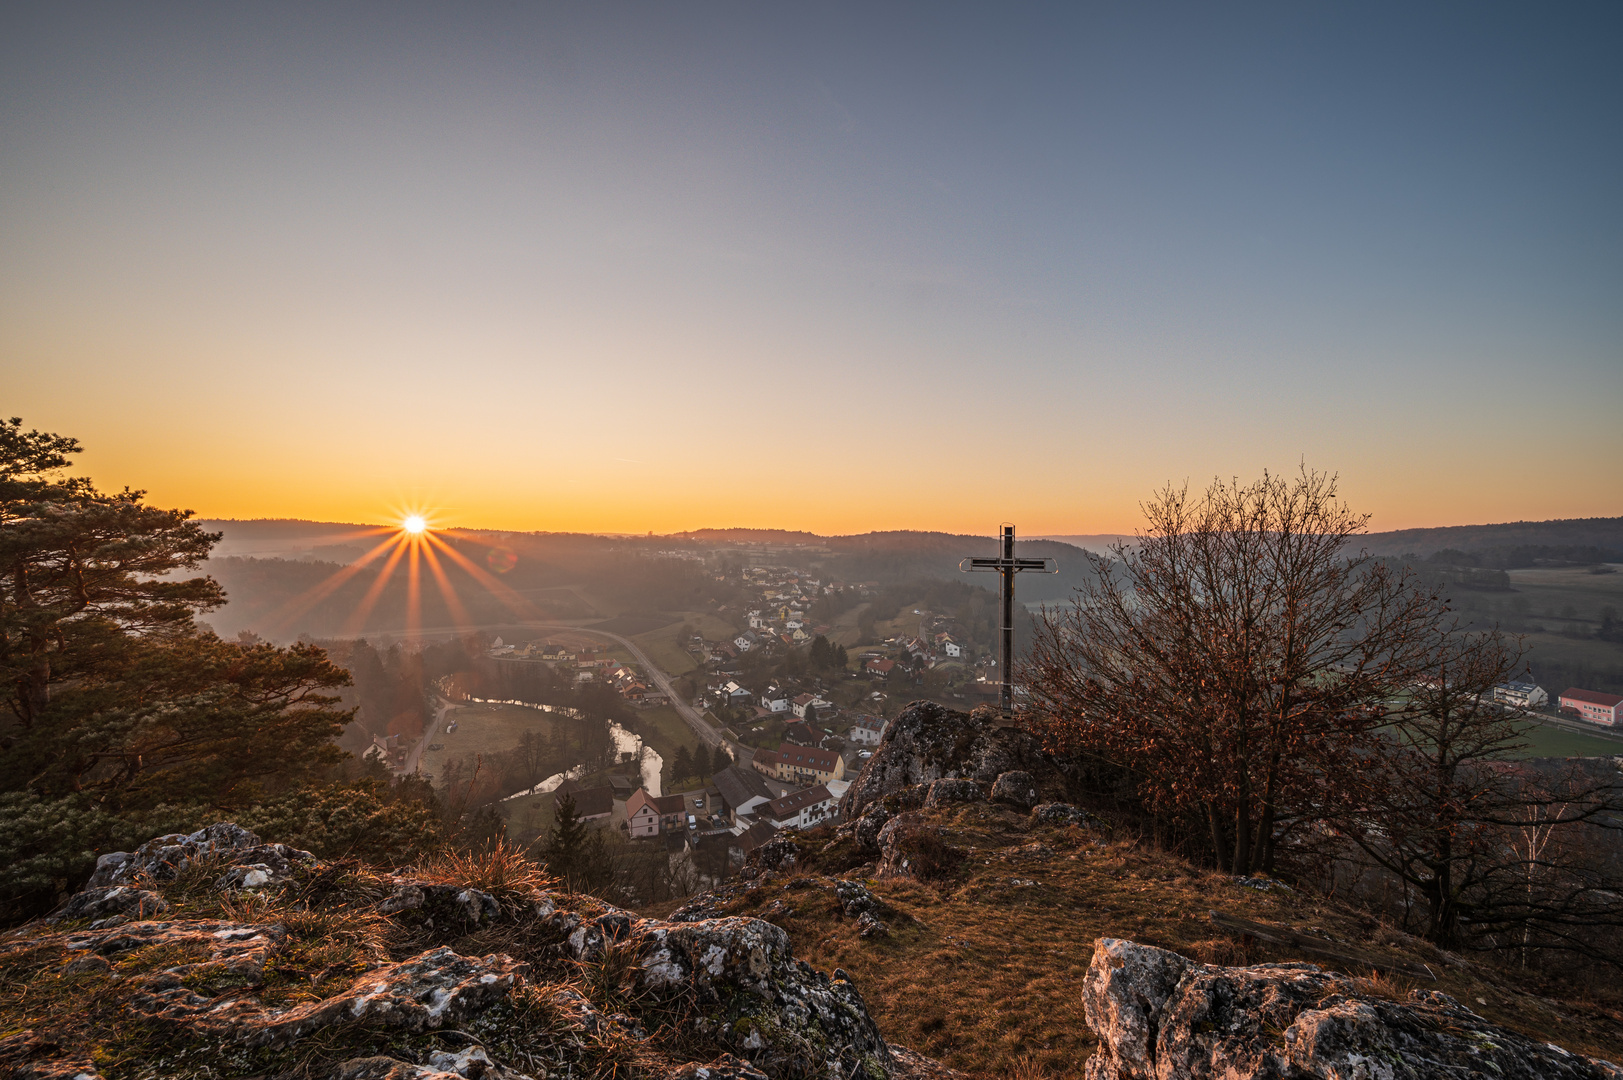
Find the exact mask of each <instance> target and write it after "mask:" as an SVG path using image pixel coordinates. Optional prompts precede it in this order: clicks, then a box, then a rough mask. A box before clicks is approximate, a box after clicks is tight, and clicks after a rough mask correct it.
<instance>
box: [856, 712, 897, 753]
mask: <svg viewBox="0 0 1623 1080" xmlns="http://www.w3.org/2000/svg"><path fill="white" fill-rule="evenodd" d="M889 723H890V721H889V720H886V719H885V718H884V717H882V716H862V717H858V718H857V722H856V723H854V724H852V725H851V730H850V731H848V732H846V736H845V737H846V738H847V739H848V740H849V741H851V742H853V743H857V744H859V745H861V746H878V745H879V740H880V739H882V738H884V737H885V727H886V726H887V725H888V724H889Z"/></svg>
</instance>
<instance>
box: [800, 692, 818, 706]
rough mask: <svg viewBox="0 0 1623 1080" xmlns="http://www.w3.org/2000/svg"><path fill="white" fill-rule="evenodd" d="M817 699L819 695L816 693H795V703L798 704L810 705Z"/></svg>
mask: <svg viewBox="0 0 1623 1080" xmlns="http://www.w3.org/2000/svg"><path fill="white" fill-rule="evenodd" d="M816 700H817V695H816V694H797V695H795V704H796V705H810V704H811V703H812V702H814V701H816Z"/></svg>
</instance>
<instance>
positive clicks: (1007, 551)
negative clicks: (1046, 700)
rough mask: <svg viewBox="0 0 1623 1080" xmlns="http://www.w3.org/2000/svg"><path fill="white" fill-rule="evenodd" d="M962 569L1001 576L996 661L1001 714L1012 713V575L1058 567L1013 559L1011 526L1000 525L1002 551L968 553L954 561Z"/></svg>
mask: <svg viewBox="0 0 1623 1080" xmlns="http://www.w3.org/2000/svg"><path fill="white" fill-rule="evenodd" d="M958 569H959V570H963V571H966V572H967V571H974V570H987V571H991V570H995V571H997V572H998V573H999V574H1002V575H1003V625H1002V626H1000V627H999V628H998V633H999V636H1000V639H1001V640H1000V642H999V645H1000V648H999V653H1000V655H999V657H998V663H999V664H1001V665H1002V667H1003V670H1002V671H1001V672H999V674H1000V675H1001V676H1002V678H1001V681H1002V683H1003V690H1002V695H1001V698H1002V700H1001V707H1002V709H1003V715H1004V716H1012V715H1013V714H1014V575H1016V574H1018V573H1020V572H1022V571H1035V572H1036V573H1039V574H1057V573H1059V566H1058V565H1056V564H1055V562H1054V560H1053V559H1017V558H1015V557H1014V526H1013V525H1009V524H1007V523H1005V524H1004V526H1003V554H1002V555H999V556H997V557H996V558H991V559H982V558H976V557H974V556H971V557H970V558H967V559H965V560H963V561H962V562H960V563H959V564H958Z"/></svg>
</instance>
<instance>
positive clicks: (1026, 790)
mask: <svg viewBox="0 0 1623 1080" xmlns="http://www.w3.org/2000/svg"><path fill="white" fill-rule="evenodd" d="M990 798H991V800H992V801H993V802H995V803H1007V804H1008V805H1010V806H1013V807H1016V808H1017V809H1020V810H1030V809H1031V808H1032V807H1033V806H1035V805H1037V800H1038V799H1039V798H1041V795H1040V794H1039V793H1038V791H1037V781H1036V780H1035V779H1034V778H1033V777H1032V775H1031V774H1030V773H1028V772H1023V771H1020V770H1015V771H1013V772H1006V773H1003V774H1002V775H1000V776H999V777H998V778H997V781H996V782H995V783H993V784H992V794H991V796H990Z"/></svg>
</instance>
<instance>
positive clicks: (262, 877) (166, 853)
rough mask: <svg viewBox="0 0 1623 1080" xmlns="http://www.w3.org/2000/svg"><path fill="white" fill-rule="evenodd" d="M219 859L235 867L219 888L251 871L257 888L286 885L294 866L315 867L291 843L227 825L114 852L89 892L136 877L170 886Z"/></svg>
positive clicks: (236, 883)
mask: <svg viewBox="0 0 1623 1080" xmlns="http://www.w3.org/2000/svg"><path fill="white" fill-rule="evenodd" d="M208 858H220V859H223V860H224V861H225V862H226V863H227V864H228V866H229V867H230V869H229V871H228V872H227V873H226V875H225V876H224V877H222V878H221V879H220V880H219V882H217V883H216V884H217V885H218V886H219V887H220V888H242V887H244V882H245V881H246V879H247V878H248V877H249V876H250V872H251V871H257V873H254V874H252V876H253V878H254V884H253V885H248V886H246V887H249V888H255V887H257V886H259V885H266V884H271V883H273V882H278V881H284V880H286V879H287V877H288V875H289V874H291V873H292V869H293V864H294V863H306V864H308V863H314V862H315V861H316V857H315V856H314V855H312V854H310V853H309V852H308V851H300V850H299V849H298V848H291V847H288V846H287V845H286V844H262V843H260V842H259V837H258V836H256V835H255V834H254V833H252V832H249V831H248V830H247V829H244V828H243V827H242V826H240V825H236V824H233V823H231V822H229V821H222V822H219V823H217V824H214V825H210V826H209V827H208V828H206V829H199V830H197V831H196V832H194V833H191V834H189V835H188V834H183V833H170V834H168V835H166V836H159V837H154V838H153V839H151V840H148V841H147V842H146V843H144V844H142V845H141V846H140V847H138V848H136V849H135V851H134V852H127V851H113V852H109V853H107V854H106V855H103V856H102V857H101V858H99V859H97V860H96V872H95V873H93V874H91V875H90V881H89V882H87V883H86V885H85V888H86V890H90V889H96V888H104V887H106V886H109V885H124V884H129V883H131V882H133V881H135V880H136V879H137V878H142V877H145V878H150V879H151V880H153V881H169V880H172V879H173V878H174V877H175V875H177V874H179V873H180V872H181V871H182V870H184V869H185V868H186V867H188V866H190V865H191V864H192V862H194V861H195V860H198V859H208Z"/></svg>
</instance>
